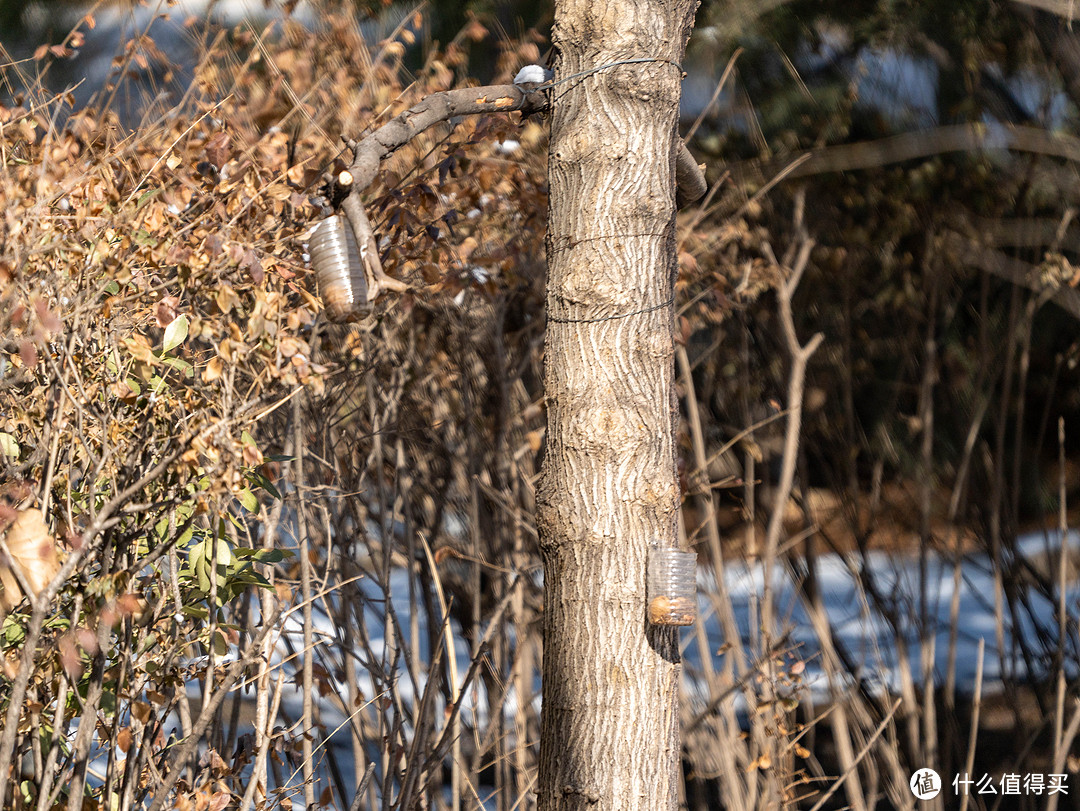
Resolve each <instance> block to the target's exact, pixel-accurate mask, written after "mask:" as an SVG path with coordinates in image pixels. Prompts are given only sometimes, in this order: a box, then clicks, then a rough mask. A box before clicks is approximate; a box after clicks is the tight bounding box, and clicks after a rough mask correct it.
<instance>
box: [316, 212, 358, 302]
mask: <svg viewBox="0 0 1080 811" xmlns="http://www.w3.org/2000/svg"><path fill="white" fill-rule="evenodd" d="M310 252H311V267H312V269H314V271H315V280H316V282H317V283H318V285H319V295H321V296H322V299H323V303H324V304H325V305H326V314H327V316H328V317H329V318H330V320H331V321H335V322H341V321H355V320H357V319H358V318H360V317H362V316H363V315H365V314H366V313H368V312H369V311H370V310H371V305H370V303H369V302H368V298H367V294H368V286H367V277H366V276H365V275H364V266H363V263H361V261H360V252H359V251H358V250H357V247H356V238H355V237H354V236H353V232H352V228H351V227H349V224H348V222H346V220H345V218H344V217H343V216H342V215H340V214H333V215H331V216H329V217H327V218H326V219H325V220H323V221H322V222H321V223H319V224H318V226H316V228H315V231H314V233H312V235H311V244H310Z"/></svg>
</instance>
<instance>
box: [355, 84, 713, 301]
mask: <svg viewBox="0 0 1080 811" xmlns="http://www.w3.org/2000/svg"><path fill="white" fill-rule="evenodd" d="M546 87H547V85H536V84H522V85H516V84H505V85H489V86H486V87H465V88H459V89H457V90H446V91H444V92H442V93H434V94H432V95H430V96H428V97H426V98H425V99H424V100H423V101H421V102H420V103H418V104H415V105H413V106H412V107H410V108H409V109H408V110H406V111H405V112H403V113H401V114H400V115H398V116H397V117H395V118H393V119H391V120H390V121H388V122H387V123H385V124H383V125H382V126H381V127H379V129H377V130H375V131H374V132H372V133H370V134H369V135H367V136H365V137H364V139H363V140H361V141H354V140H352V139H345V143H346V144H347V145H348V147H349V149H351V150H352V153H353V161H352V165H351V166H350V167H349V173H350V174H351V175H352V186H351V189H350V191H349V193H348V196H347V197H346V198H345V200H344V202H343V203H342V206H341V207H342V209H343V210H344V211H345V216H346V218H347V219H348V221H349V225H350V226H351V227H352V229H353V234H354V236H355V237H356V245H357V248H358V250H359V253H360V260H361V262H362V263H363V265H364V275H365V277H366V279H367V288H368V291H367V296H368V301H369V302H370V301H374V300H375V299H376V298H377V297H378V295H379V293H381V292H382V291H383V290H392V291H395V292H403V291H405V290H407V289H408V285H406V284H405V283H404V282H402V281H399V280H398V279H394V278H392V277H390V276H388V275H387V274H386V272H385V271H384V270H383V267H382V262H381V261H380V260H379V249H378V243H377V242H376V240H375V234H374V232H373V230H372V228H371V221H370V220H369V219H368V216H367V213H366V212H365V211H364V206H363V204H362V203H361V202H360V195H361V194H362V193H363V192H364V191H365V190H366V189H367V188H368V187H369V186H370V185H371V184H372V183H373V182H374V181H375V177H376V175H378V172H379V167H380V166H381V165H382V161H383V160H384V159H385V158H386V157H387V156H388V155H390V154H391V153H393V152H394V151H396V150H397V149H400V148H401V147H403V146H405V144H407V143H409V141H411V140H412V139H413V138H415V137H416V136H417V135H419V134H420V133H422V132H423V131H424V130H426V129H428V128H430V127H432V126H434V125H435V124H438V123H440V122H443V121H451V120H453V119H455V118H459V117H461V116H466V115H482V114H485V113H511V112H520V113H523V114H524V115H526V116H528V115H533V114H535V113H541V112H545V111H546V110H548V108H549V106H550V99H549V96H548V94H547V93H545V92H544V90H545V89H546ZM675 180H676V183H677V186H678V202H679V204H680V206H682V205H688V204H689V203H693V202H694V201H696V200H699V199H701V197H702V196H703V195H704V194H705V191H706V189H707V188H708V187H707V185H706V183H705V176H704V175H703V174H702V171H701V168H700V167H699V166H698V163H697V161H696V160H695V159H694V156H693V155H691V154H690V151H689V150H688V149H687V148H686V145H685V144H683V143H681V142H680V143H679V151H678V154H677V156H676V163H675Z"/></svg>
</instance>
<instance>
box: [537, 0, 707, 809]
mask: <svg viewBox="0 0 1080 811" xmlns="http://www.w3.org/2000/svg"><path fill="white" fill-rule="evenodd" d="M696 5H697V4H696V2H695V0H663V1H662V2H661V0H564V1H563V2H559V3H556V10H555V25H554V30H553V34H552V39H553V45H554V48H555V53H556V59H555V74H556V75H555V80H556V84H555V86H554V89H553V90H552V91H551V92H552V93H553V98H552V100H551V107H552V121H551V142H550V148H549V157H548V177H549V187H550V195H549V220H548V236H547V240H548V242H547V255H548V273H549V276H548V300H547V307H548V329H547V350H546V356H545V385H546V391H547V408H548V434H547V437H548V439H547V451H546V456H545V459H544V463H543V471H542V477H541V484H540V488H539V493H538V516H537V518H538V524H539V527H540V539H541V550H542V554H543V557H544V582H545V600H544V608H545V610H544V669H543V695H544V698H543V710H542V719H541V742H540V747H541V752H540V773H539V781H538V792H539V807H540V809H541V811H555V809H585V808H588V809H590V811H605V810H608V809H610V811H616V809H617V811H633V810H634V809H643V810H644V809H648V810H649V811H655V809H674V808H676V807H677V785H678V778H679V768H678V765H679V729H678V712H677V708H678V675H679V664H678V661H679V660H678V646H677V641H678V639H677V636H676V632H675V631H673V630H671V629H657V628H653V627H650V626H648V625H647V623H646V605H645V564H646V556H647V550H648V545H649V543H650V541H653V540H659V541H660V542H661V543H663V544H665V545H674V543H675V537H676V535H675V533H676V520H677V512H678V506H679V491H678V486H677V479H676V471H675V451H674V441H673V436H674V425H675V420H676V415H677V402H676V399H675V394H674V388H673V381H674V365H673V339H672V335H673V326H674V325H673V309H672V306H671V299H672V292H673V286H674V281H675V277H676V273H677V257H676V232H675V183H676V180H675V171H676V169H675V164H676V155H677V152H678V145H679V143H680V142H679V139H678V136H677V131H676V126H677V121H678V107H679V92H680V83H681V79H682V71H681V68H680V67H679V65H680V63H681V60H682V57H683V54H684V50H685V46H686V40H687V38H688V36H689V33H690V30H691V28H692V25H693V15H694V10H695V8H696ZM628 60H634V61H633V62H628ZM645 60H648V61H645ZM618 62H623V63H624V64H614V63H618ZM575 74H584V75H581V76H577V77H576V78H570V77H572V76H574V75H575Z"/></svg>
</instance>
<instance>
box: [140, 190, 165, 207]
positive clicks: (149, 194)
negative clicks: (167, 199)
mask: <svg viewBox="0 0 1080 811" xmlns="http://www.w3.org/2000/svg"><path fill="white" fill-rule="evenodd" d="M159 194H161V188H160V187H159V188H156V189H150V191H144V192H143V193H142V194H141V195H139V202H137V203H136V204H135V210H136V211H138V210H139V209H140V208H142V207H143V206H145V205H146V204H147V203H149V202H150V201H151V200H152V199H153V198H154V197H156V196H157V195H159Z"/></svg>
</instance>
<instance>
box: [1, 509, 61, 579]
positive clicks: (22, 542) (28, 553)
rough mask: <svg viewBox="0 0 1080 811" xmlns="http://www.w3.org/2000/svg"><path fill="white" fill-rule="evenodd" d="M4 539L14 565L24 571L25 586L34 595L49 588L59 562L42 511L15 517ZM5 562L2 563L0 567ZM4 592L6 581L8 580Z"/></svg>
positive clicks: (54, 540)
mask: <svg viewBox="0 0 1080 811" xmlns="http://www.w3.org/2000/svg"><path fill="white" fill-rule="evenodd" d="M4 540H5V541H6V542H7V548H8V551H9V552H10V553H11V556H12V557H13V558H14V559H15V563H16V564H17V565H18V566H19V568H20V569H22V572H23V574H24V575H25V577H26V584H27V586H29V588H30V590H31V592H33V593H32V594H30V595H28V596H30V597H32V598H33V597H37V595H38V593H39V592H40V591H41V590H42V589H43V588H45V586H47V585H48V583H49V581H50V580H52V578H53V576H54V575H55V574H56V573H57V571H59V569H60V559H59V556H58V555H57V553H56V539H55V538H53V537H52V535H50V534H49V528H48V526H46V524H45V518H44V517H43V516H42V515H41V511H40V510H36V509H30V510H22V511H20V512H19V514H18V515H17V516H15V521H14V523H13V524H12V525H11V526H10V527H9V528H8V531H7V535H6V536H5V538H4ZM2 566H3V563H0V567H2ZM4 585H5V590H6V587H7V582H6V579H5V583H4Z"/></svg>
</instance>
